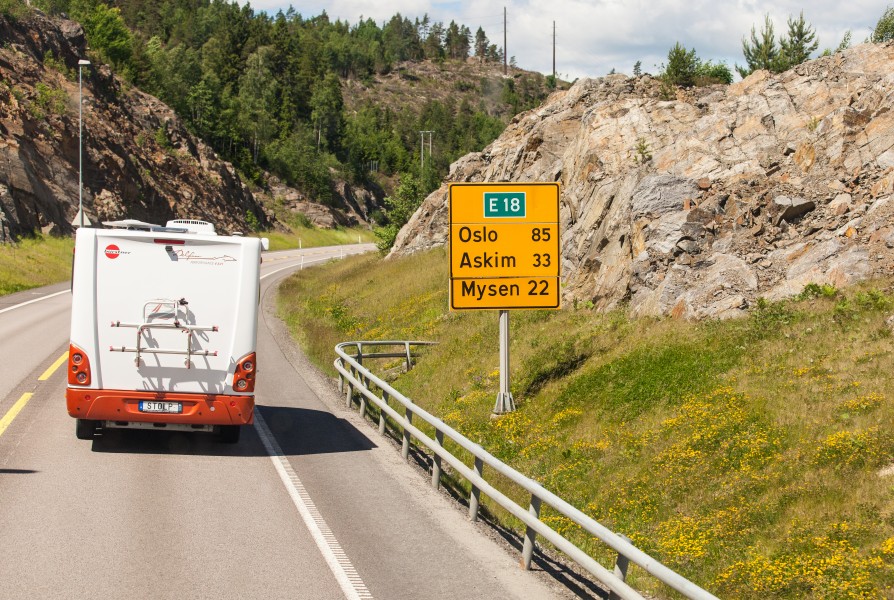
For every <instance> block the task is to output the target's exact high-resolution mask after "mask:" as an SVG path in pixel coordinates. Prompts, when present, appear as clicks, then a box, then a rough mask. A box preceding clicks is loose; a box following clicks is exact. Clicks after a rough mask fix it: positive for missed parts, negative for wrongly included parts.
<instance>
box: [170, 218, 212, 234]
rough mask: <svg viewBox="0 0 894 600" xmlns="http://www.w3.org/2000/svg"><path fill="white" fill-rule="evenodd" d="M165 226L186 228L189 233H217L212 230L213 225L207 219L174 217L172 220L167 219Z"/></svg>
mask: <svg viewBox="0 0 894 600" xmlns="http://www.w3.org/2000/svg"><path fill="white" fill-rule="evenodd" d="M165 227H179V228H181V229H186V230H188V231H189V232H190V233H204V234H206V235H217V234H216V233H215V231H214V225H212V224H211V223H209V222H208V221H199V220H198V219H174V220H173V221H168V222H167V225H165Z"/></svg>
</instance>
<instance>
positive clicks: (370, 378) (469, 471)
mask: <svg viewBox="0 0 894 600" xmlns="http://www.w3.org/2000/svg"><path fill="white" fill-rule="evenodd" d="M432 344H433V342H420V341H406V340H389V341H357V342H344V343H341V344H338V345H337V346H336V347H335V352H336V354H337V355H338V358H336V359H335V368H336V370H337V371H338V372H339V374H340V377H339V378H340V384H341V390H342V391H343V392H344V393H345V402H346V404H347V406H348V407H350V406H351V404H352V403H353V396H354V390H355V389H356V390H357V392H358V393H359V395H360V411H361V414H362V415H364V416H366V409H367V400H368V401H369V402H372V403H373V404H375V405H376V406H377V407H378V408H379V411H380V412H379V433H382V434H384V433H385V425H386V423H385V417H386V415H387V416H390V417H391V418H392V419H393V420H394V421H395V423H397V425H398V426H399V427H401V429H402V430H403V447H402V454H403V457H404V459H408V458H409V455H410V444H411V441H412V438H416V440H417V441H418V442H420V443H422V444H423V445H424V446H425V447H426V448H428V449H429V450H430V451H431V452H432V453H433V458H432V475H431V484H432V486H433V487H435V488H437V487H438V486H439V485H440V481H441V475H442V473H443V463H444V462H446V463H447V464H449V465H450V466H451V467H452V468H453V469H454V470H455V471H456V472H457V473H459V474H460V475H462V476H463V477H464V478H465V479H466V480H467V481H468V482H469V483H470V484H471V485H472V493H471V496H470V498H469V517H470V518H471V519H472V520H476V519H477V518H478V507H479V504H480V499H481V494H482V492H483V493H484V494H486V495H487V496H489V497H490V498H491V499H492V500H493V501H494V502H496V503H497V504H499V505H500V506H501V507H502V508H504V509H505V510H506V511H508V512H509V513H510V514H511V515H513V516H514V517H516V518H517V519H519V520H520V521H522V522H523V523H524V524H525V525H526V526H527V530H526V532H525V541H524V547H523V549H522V565H523V567H524V568H525V569H528V568H530V566H531V560H532V558H533V555H534V547H535V543H536V537H537V534H540V535H541V536H543V537H544V539H546V540H547V541H549V542H550V543H551V544H552V545H553V546H555V547H556V548H557V549H558V550H560V551H561V552H563V553H564V554H565V555H567V556H568V557H569V558H571V559H572V560H574V561H575V562H576V563H577V564H578V565H580V566H581V567H583V568H584V569H585V570H586V571H587V572H589V573H590V574H591V575H593V576H594V577H595V578H596V579H597V580H598V581H599V582H600V583H602V584H603V585H605V586H606V587H607V588H608V589H609V590H610V595H609V597H610V598H611V599H623V600H644V598H643V596H642V595H641V594H640V593H639V592H637V591H636V590H634V589H633V588H631V587H630V586H629V585H628V584H627V583H626V582H625V578H626V574H627V565H628V563H629V562H632V563H633V564H635V565H637V566H639V567H640V568H642V569H643V570H644V571H645V572H646V573H649V574H650V575H652V576H654V577H655V578H656V579H658V580H659V581H661V582H663V583H664V584H666V585H668V586H669V587H671V588H673V589H674V590H676V591H678V592H680V593H681V594H683V595H684V596H685V597H686V598H690V599H692V600H718V599H717V597H716V596H714V595H713V594H711V593H710V592H708V591H706V590H704V589H702V588H700V587H699V586H697V585H696V584H694V583H692V582H691V581H689V580H688V579H686V578H685V577H683V576H682V575H680V574H678V573H676V572H675V571H673V570H671V569H669V568H668V567H666V566H665V565H663V564H661V563H660V562H658V561H657V560H655V559H654V558H652V557H651V556H649V555H648V554H646V553H645V552H643V551H642V550H640V549H639V548H637V547H636V546H634V545H633V544H632V543H630V540H628V539H627V538H625V537H624V536H622V535H618V534H616V533H614V532H613V531H611V530H609V529H608V528H607V527H605V526H604V525H602V524H600V523H599V522H598V521H596V520H594V519H592V518H591V517H588V516H587V515H585V514H584V513H582V512H581V511H580V510H578V509H576V508H575V507H573V506H571V505H570V504H568V503H567V502H565V501H564V500H562V499H561V498H559V497H558V496H556V495H555V494H553V493H552V492H550V491H549V490H547V489H546V488H544V487H542V486H541V485H540V484H538V483H537V482H536V481H534V480H532V479H530V478H528V477H525V476H524V475H522V474H521V473H519V472H518V471H516V470H515V469H513V468H512V467H510V466H509V465H507V464H505V463H503V462H502V461H500V460H499V459H497V458H496V457H494V456H493V455H491V454H490V453H489V452H487V451H486V450H485V449H484V448H482V447H481V446H479V445H478V444H475V443H474V442H472V441H470V440H469V439H467V438H466V437H465V436H463V435H462V434H461V433H459V432H457V431H455V430H454V429H453V428H451V427H450V426H449V425H447V424H446V423H444V422H443V421H441V420H440V419H438V418H436V417H434V416H432V415H431V414H429V413H428V412H426V411H425V410H424V409H423V408H421V407H420V406H417V405H416V404H414V403H413V402H412V401H411V400H410V399H409V398H407V397H405V396H404V395H403V394H401V393H400V392H398V391H397V390H396V389H394V388H393V387H391V386H390V385H389V384H388V383H387V382H385V381H383V380H382V379H381V378H379V377H377V376H376V375H375V374H373V372H372V371H370V370H369V369H368V368H366V367H364V366H363V360H364V359H378V358H403V359H405V361H406V362H405V365H406V369H407V370H410V369H411V368H412V366H413V356H412V352H411V349H412V348H413V347H414V346H426V345H432ZM389 346H391V347H394V346H402V347H403V351H402V352H393V351H392V352H368V351H367V352H364V348H366V349H369V348H376V347H389ZM348 348H354V349H355V352H354V354H349V353H348V352H347V350H346V349H348ZM371 385H374V386H375V387H377V388H378V389H379V390H380V392H381V396H379V395H378V394H376V393H375V392H374V391H373V390H372V389H371ZM389 400H394V401H395V402H397V403H398V404H400V405H401V406H402V407H403V410H404V414H402V415H401V414H400V413H399V412H398V411H396V410H395V409H394V408H392V407H391V406H390V405H389V404H388V401H389ZM414 418H419V419H421V420H422V421H424V422H425V423H427V424H428V425H429V426H431V427H433V428H434V430H435V439H431V438H430V437H429V436H428V435H427V434H426V433H425V432H423V431H422V430H420V429H419V428H418V427H416V426H415V425H413V419H414ZM445 437H447V438H449V439H450V440H452V441H453V442H454V443H456V444H457V445H458V446H459V447H460V448H462V449H463V450H465V451H467V452H469V453H471V454H472V456H473V457H474V459H475V464H474V468H472V467H469V466H468V465H466V464H465V463H464V462H463V461H462V460H460V459H459V458H457V457H456V456H454V455H453V454H451V453H450V452H449V450H447V449H446V448H445V447H444V438H445ZM485 465H487V466H488V467H489V468H491V469H493V470H494V471H496V472H497V473H499V474H500V475H502V476H504V477H506V478H507V479H509V480H510V481H512V482H513V483H515V484H516V485H518V486H520V487H521V488H522V489H524V490H526V491H527V492H528V493H530V494H531V501H530V505H529V506H528V508H527V509H526V508H524V507H522V506H519V505H518V504H516V503H515V502H514V501H513V500H512V499H510V498H509V497H507V496H506V495H505V494H503V493H502V492H500V491H499V490H497V489H496V488H495V487H494V486H493V485H491V484H490V483H488V482H487V481H486V480H485V479H484V466H485ZM543 503H546V504H547V505H548V506H550V507H552V508H553V509H554V510H556V511H557V512H559V513H560V514H562V515H564V516H565V517H567V518H569V519H571V520H572V521H574V522H575V523H576V524H577V525H578V526H580V527H581V528H582V529H583V530H584V531H586V532H587V533H589V534H590V535H592V536H594V537H596V538H597V539H599V540H601V541H602V542H603V543H605V544H606V545H607V546H608V547H610V548H612V549H613V550H614V551H616V552H617V553H618V558H617V560H616V562H615V567H614V571H609V570H608V569H607V568H605V567H603V566H602V565H601V564H599V563H598V562H596V560H594V559H593V558H592V557H591V556H589V555H588V554H587V553H585V552H584V551H583V550H581V549H580V548H578V547H577V546H575V545H574V544H573V543H572V542H570V541H568V540H567V539H566V538H564V537H563V536H561V535H560V534H559V533H558V532H556V531H555V530H553V529H552V528H550V527H549V526H548V525H546V524H545V523H544V522H543V521H541V520H540V508H541V506H542V505H543Z"/></svg>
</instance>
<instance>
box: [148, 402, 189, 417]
mask: <svg viewBox="0 0 894 600" xmlns="http://www.w3.org/2000/svg"><path fill="white" fill-rule="evenodd" d="M140 412H148V413H177V414H180V413H182V412H183V403H181V402H155V401H151V400H141V401H140Z"/></svg>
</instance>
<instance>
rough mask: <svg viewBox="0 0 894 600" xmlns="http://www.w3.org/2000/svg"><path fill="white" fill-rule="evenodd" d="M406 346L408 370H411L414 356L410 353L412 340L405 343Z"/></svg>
mask: <svg viewBox="0 0 894 600" xmlns="http://www.w3.org/2000/svg"><path fill="white" fill-rule="evenodd" d="M404 347H405V348H406V350H407V372H408V373H409V372H410V369H412V368H413V356H412V355H411V354H410V342H407V343H406V344H404Z"/></svg>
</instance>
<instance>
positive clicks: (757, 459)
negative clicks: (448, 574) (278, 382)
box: [280, 250, 894, 599]
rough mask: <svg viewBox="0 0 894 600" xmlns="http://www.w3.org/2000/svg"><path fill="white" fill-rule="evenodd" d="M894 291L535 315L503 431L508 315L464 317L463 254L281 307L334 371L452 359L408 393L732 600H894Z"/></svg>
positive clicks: (311, 286)
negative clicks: (720, 312) (459, 277)
mask: <svg viewBox="0 0 894 600" xmlns="http://www.w3.org/2000/svg"><path fill="white" fill-rule="evenodd" d="M892 289H894V288H892V287H891V282H874V284H867V285H865V286H862V287H860V288H856V289H851V290H847V291H845V292H839V291H836V290H833V289H829V288H822V289H821V288H816V287H815V286H813V287H812V288H811V289H809V290H808V292H807V293H805V294H803V298H802V299H800V300H798V301H792V302H784V303H779V304H763V303H761V305H760V306H759V307H757V308H756V309H755V310H754V312H753V313H752V315H751V316H750V317H749V318H746V319H741V320H736V321H725V322H705V323H687V322H680V321H674V320H670V319H642V320H637V321H631V320H629V319H628V318H627V317H626V316H625V315H624V314H623V313H621V312H613V313H609V314H598V313H594V312H592V311H589V310H574V309H568V310H563V311H560V312H547V311H524V312H516V313H513V315H512V325H511V328H512V360H513V372H512V382H513V383H512V389H513V393H514V394H515V396H516V399H517V401H518V404H519V410H518V411H516V412H515V413H513V414H511V415H507V416H503V417H501V418H499V419H491V418H490V411H491V408H492V407H493V404H494V399H495V396H496V392H497V389H498V385H499V377H498V364H499V360H498V341H497V334H498V325H497V315H496V313H493V312H484V311H480V312H479V311H474V312H468V313H459V314H451V313H448V312H447V266H446V255H445V253H444V251H443V250H436V251H433V252H431V253H428V254H424V255H420V256H416V257H411V258H407V259H402V260H397V261H388V262H382V261H381V260H380V259H379V258H378V257H369V256H367V257H361V258H355V259H350V260H345V261H344V262H340V263H336V264H331V265H327V266H325V267H322V268H315V269H309V270H305V271H303V272H302V273H300V274H299V275H298V276H296V277H294V278H292V279H290V280H289V281H287V282H286V283H285V284H284V285H283V287H282V292H281V298H280V300H281V309H282V312H283V315H284V316H285V318H286V319H287V320H288V322H289V324H290V326H291V328H292V330H293V331H294V332H295V334H296V336H297V337H298V338H299V339H300V340H301V342H302V344H304V346H305V348H306V349H307V350H308V352H309V354H310V355H311V356H312V357H313V359H314V360H315V361H316V362H317V363H318V364H320V365H321V366H323V367H324V368H328V369H329V370H330V371H331V361H332V358H333V352H332V347H333V346H334V344H335V343H336V342H337V341H343V340H346V339H384V338H408V339H409V338H416V339H429V340H434V341H438V342H440V345H438V346H437V347H435V348H433V349H432V350H430V351H429V352H428V354H427V355H426V356H425V357H424V358H423V359H422V360H421V361H420V363H419V365H418V366H417V368H416V369H414V370H413V371H411V372H410V373H409V374H406V375H403V376H400V377H399V378H398V380H397V381H396V383H395V385H396V387H397V388H398V389H400V390H401V391H402V392H404V393H405V394H406V395H407V396H409V397H410V398H413V399H414V401H416V402H418V403H419V404H421V405H423V406H424V407H426V408H427V409H429V410H431V411H433V412H434V413H436V414H439V415H441V417H442V418H443V419H444V420H445V421H447V422H448V423H449V424H451V425H452V426H454V427H456V428H457V429H459V430H460V431H462V432H463V433H464V434H466V435H467V436H468V437H470V438H471V439H473V440H475V441H479V442H480V443H481V444H482V445H483V446H485V447H486V448H487V449H488V450H490V451H491V452H493V453H494V454H495V455H497V456H498V457H500V458H501V459H503V460H504V461H506V462H508V463H510V464H512V465H513V466H515V467H516V468H518V469H519V470H520V471H522V472H523V473H525V474H527V475H529V476H531V477H533V478H535V479H537V480H538V481H540V482H542V483H543V484H544V485H545V486H546V487H548V488H550V489H552V490H554V491H557V492H558V493H559V494H560V495H562V496H563V497H564V498H566V499H567V500H569V501H570V502H571V503H572V504H574V505H576V506H578V507H579V508H581V509H582V510H584V511H585V512H587V513H588V514H590V515H591V516H593V517H594V518H596V519H597V520H599V521H601V522H603V523H604V524H606V525H608V526H609V527H611V528H613V529H614V530H616V531H619V532H621V533H624V534H626V535H628V536H629V537H631V538H632V539H633V540H634V542H635V543H636V544H637V545H639V546H640V547H642V548H643V549H645V550H646V551H647V552H649V553H651V554H653V555H654V556H656V557H657V558H659V559H660V560H661V561H663V562H665V563H666V564H668V565H669V566H671V567H672V568H674V569H677V570H679V571H680V572H682V573H683V574H685V575H686V576H687V577H690V578H691V579H693V580H694V581H696V582H697V583H699V584H701V585H703V586H705V587H706V588H708V589H709V590H711V591H713V592H714V593H715V594H717V595H718V596H720V597H722V598H743V599H748V598H754V599H757V598H767V597H774V598H777V597H778V598H877V597H886V598H894V571H892V566H894V475H891V476H882V475H880V474H879V470H880V469H881V468H883V467H885V466H886V465H888V464H890V463H891V462H892V460H894V435H892V432H891V428H890V423H891V421H892V417H894V405H892V402H891V401H892V399H894V392H892V389H894V386H892V383H894V353H892V336H891V330H890V328H889V327H888V326H887V325H886V324H885V319H886V317H887V316H888V315H890V314H891V313H892V312H894V296H892ZM517 499H518V500H519V501H520V502H525V501H526V500H525V499H524V498H523V496H521V495H518V498H517ZM491 509H492V510H493V512H494V513H495V514H496V516H497V517H498V518H501V519H503V520H504V521H505V522H506V523H507V524H508V525H510V526H514V527H518V523H517V522H513V519H512V518H510V517H507V516H506V515H505V514H503V513H501V511H499V510H497V509H494V508H493V507H491ZM545 518H546V520H547V521H549V522H550V523H551V525H552V526H553V527H554V528H555V529H557V530H558V531H560V532H561V533H562V534H564V535H566V536H568V537H571V538H572V539H574V540H576V541H577V542H579V543H582V544H583V545H584V546H585V547H586V548H587V549H588V550H589V551H590V552H592V553H593V555H594V556H596V557H598V558H599V559H601V560H602V562H603V564H605V565H607V566H610V564H611V554H610V553H609V552H607V551H606V550H605V549H604V548H602V547H601V546H600V545H598V544H594V543H592V542H591V541H588V540H587V539H586V538H585V537H584V536H582V534H581V532H580V531H577V530H576V528H575V527H574V526H573V524H571V523H569V522H567V521H566V520H564V519H563V518H562V517H560V516H558V515H555V514H549V513H548V512H547V513H545ZM651 581H652V580H651V578H649V577H647V576H644V575H642V574H641V573H637V570H636V569H633V572H632V582H633V583H634V585H637V586H640V587H645V588H647V589H648V588H649V586H650V585H652V584H651ZM653 591H655V592H656V593H658V594H659V595H660V596H668V597H673V594H671V593H668V592H667V590H660V589H654V588H653Z"/></svg>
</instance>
